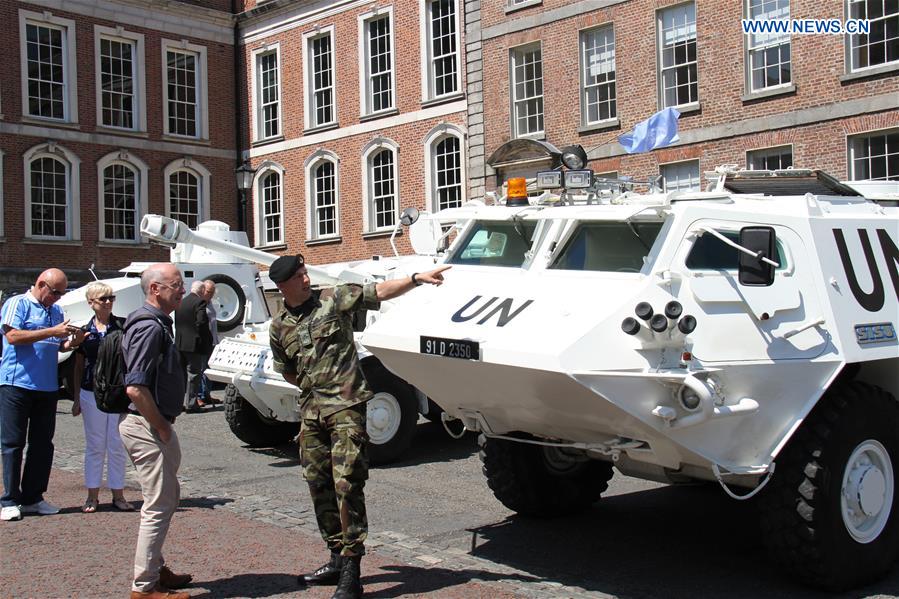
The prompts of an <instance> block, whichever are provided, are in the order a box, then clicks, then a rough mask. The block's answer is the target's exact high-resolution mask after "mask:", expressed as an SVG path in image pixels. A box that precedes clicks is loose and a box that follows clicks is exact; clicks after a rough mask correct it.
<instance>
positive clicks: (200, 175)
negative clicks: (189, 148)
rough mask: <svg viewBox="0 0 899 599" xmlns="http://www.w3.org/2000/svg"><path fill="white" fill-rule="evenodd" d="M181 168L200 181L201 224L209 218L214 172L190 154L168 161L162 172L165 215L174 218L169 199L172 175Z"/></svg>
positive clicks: (199, 216)
mask: <svg viewBox="0 0 899 599" xmlns="http://www.w3.org/2000/svg"><path fill="white" fill-rule="evenodd" d="M181 170H185V171H188V172H190V173H191V174H193V175H194V176H196V177H197V180H198V181H199V183H200V193H198V194H197V197H198V199H199V200H200V210H199V214H198V215H197V223H198V224H199V223H201V222H203V221H206V220H209V198H210V195H211V189H210V187H211V183H212V174H211V173H210V172H209V170H208V169H207V168H206V167H205V166H203V165H202V164H200V163H199V162H197V161H196V160H194V159H193V158H190V157H188V156H185V157H184V158H177V159H175V160H173V161H172V162H170V163H168V165H166V167H165V169H164V170H163V173H162V174H163V177H164V181H165V197H164V198H163V201H164V202H165V215H166V216H168V217H169V218H172V210H171V202H170V201H169V200H170V199H171V175H172V173H174V172H175V171H181Z"/></svg>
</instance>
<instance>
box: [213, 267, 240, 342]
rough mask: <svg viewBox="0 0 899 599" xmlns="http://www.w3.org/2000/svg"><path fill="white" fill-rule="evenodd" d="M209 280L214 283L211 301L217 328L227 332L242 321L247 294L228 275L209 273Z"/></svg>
mask: <svg viewBox="0 0 899 599" xmlns="http://www.w3.org/2000/svg"><path fill="white" fill-rule="evenodd" d="M209 280H210V281H212V282H214V283H215V296H214V297H213V300H212V301H213V303H214V305H215V309H216V312H217V313H218V330H219V332H221V333H227V332H228V331H230V330H231V329H233V328H234V327H236V326H237V325H239V324H240V323H241V322H243V314H244V311H245V310H246V308H247V296H246V294H244V292H243V289H241V287H240V285H238V283H237V281H235V280H234V279H232V278H231V277H229V276H228V275H221V274H215V275H211V276H210V277H209Z"/></svg>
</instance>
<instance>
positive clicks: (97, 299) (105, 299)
mask: <svg viewBox="0 0 899 599" xmlns="http://www.w3.org/2000/svg"><path fill="white" fill-rule="evenodd" d="M93 301H95V302H103V303H104V304H105V303H112V302H114V301H115V296H114V295H101V296H100V297H95V298H94V299H93Z"/></svg>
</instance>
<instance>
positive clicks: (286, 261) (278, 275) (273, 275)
mask: <svg viewBox="0 0 899 599" xmlns="http://www.w3.org/2000/svg"><path fill="white" fill-rule="evenodd" d="M305 263H306V261H305V260H304V259H303V254H297V255H296V256H281V257H280V258H278V259H277V260H275V261H274V262H272V265H271V266H270V267H269V269H268V278H270V279H271V280H272V282H273V283H283V282H284V281H286V280H287V279H289V278H290V277H292V276H293V275H294V273H295V272H296V271H298V270H299V269H300V267H301V266H303V264H305Z"/></svg>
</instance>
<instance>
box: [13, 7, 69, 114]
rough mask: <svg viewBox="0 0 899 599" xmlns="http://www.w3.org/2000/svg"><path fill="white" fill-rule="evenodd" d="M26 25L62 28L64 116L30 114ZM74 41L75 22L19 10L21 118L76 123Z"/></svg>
mask: <svg viewBox="0 0 899 599" xmlns="http://www.w3.org/2000/svg"><path fill="white" fill-rule="evenodd" d="M29 24H33V25H38V26H43V27H51V28H56V29H62V31H63V40H62V41H63V52H64V53H65V55H64V56H63V86H64V88H65V93H64V94H63V98H64V101H63V118H61V119H58V118H54V117H46V116H40V115H33V114H31V113H30V112H29V110H28V108H29V102H28V49H27V48H28V32H27V26H28V25H29ZM76 47H77V45H76V43H75V21H73V20H72V19H64V18H62V17H56V16H53V14H51V13H50V12H49V11H47V12H44V13H38V12H32V11H30V10H23V9H19V57H20V73H21V82H22V117H23V118H26V119H36V120H40V121H47V122H51V123H73V124H74V123H77V122H78V66H77V65H78V62H77V61H78V57H77V50H76Z"/></svg>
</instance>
